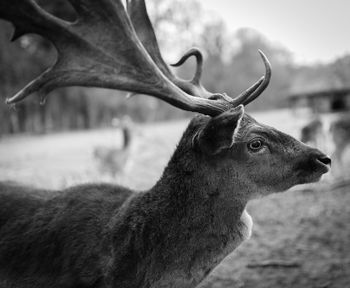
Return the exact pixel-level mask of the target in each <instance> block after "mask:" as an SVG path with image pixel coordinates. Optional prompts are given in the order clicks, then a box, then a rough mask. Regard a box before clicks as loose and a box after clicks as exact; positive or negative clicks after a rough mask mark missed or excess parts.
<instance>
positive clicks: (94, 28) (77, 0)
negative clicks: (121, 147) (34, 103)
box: [0, 0, 271, 116]
mask: <svg viewBox="0 0 350 288" xmlns="http://www.w3.org/2000/svg"><path fill="white" fill-rule="evenodd" d="M68 1H69V2H70V3H71V4H72V6H73V7H74V9H75V10H76V13H77V20H76V21H75V22H67V21H64V20H62V19H59V18H57V17H55V16H53V15H51V14H50V13H48V12H46V11H45V10H43V9H42V8H41V7H40V6H39V5H38V4H37V3H36V2H35V1H34V0H0V18H3V19H5V20H8V21H11V22H12V23H13V24H14V26H15V33H14V36H13V40H15V39H17V38H18V37H20V36H22V35H23V34H26V33H36V34H39V35H41V36H42V37H44V38H46V39H48V40H50V41H51V42H52V43H53V44H54V46H55V47H56V49H57V51H58V58H57V61H56V63H55V64H54V65H53V67H51V68H49V69H48V70H47V71H45V72H44V73H43V74H41V75H40V76H39V77H38V78H36V79H35V80H33V81H32V82H31V83H29V84H28V85H27V86H25V87H24V88H23V89H22V90H21V91H19V92H18V93H17V94H16V95H15V96H13V97H11V98H9V99H7V100H6V101H7V103H10V104H11V103H16V102H19V101H21V100H23V99H24V98H25V97H27V96H28V95H30V94H32V93H33V92H39V93H41V94H43V95H45V94H47V93H49V92H50V91H51V90H53V89H55V88H57V87H64V86H90V87H103V88H111V89H119V90H125V91H131V92H135V93H140V94H148V95H152V96H154V97H156V98H159V99H162V100H164V101H166V102H168V103H170V104H171V105H174V106H176V107H178V108H181V109H184V110H188V111H194V112H199V113H203V114H207V115H210V116H215V115H217V114H219V113H221V112H223V111H226V110H228V109H230V108H232V107H235V106H238V105H239V104H243V105H247V104H248V103H249V102H251V101H253V100H254V99H255V98H256V97H257V96H259V95H260V94H261V93H262V91H263V90H264V89H265V88H266V87H267V85H268V83H269V80H270V77H271V68H270V64H269V62H268V60H267V58H266V56H265V55H264V54H263V53H262V52H261V51H259V52H260V55H261V57H262V59H263V61H264V64H265V69H266V71H265V76H263V77H261V78H260V79H259V80H258V81H257V82H256V83H255V84H253V85H252V86H251V87H250V88H248V89H247V90H246V91H244V92H243V93H241V94H240V95H239V96H237V97H236V98H234V99H232V98H230V97H228V96H227V95H226V94H219V93H210V92H208V91H207V90H206V89H205V88H204V87H203V86H202V85H201V83H200V78H201V73H202V66H203V57H202V54H201V52H200V51H199V50H198V49H191V50H190V51H189V52H187V53H186V54H185V55H184V56H183V57H182V58H181V59H180V61H179V62H178V63H176V64H175V66H179V65H181V64H182V63H184V62H185V61H186V60H187V59H188V58H189V57H191V56H194V57H196V60H197V69H196V73H195V76H194V78H193V79H192V80H191V81H185V80H182V79H179V78H177V77H176V76H175V75H174V74H173V73H172V72H171V70H170V69H169V67H168V66H167V65H166V64H165V62H164V60H163V58H162V56H161V54H160V51H159V48H158V44H157V39H156V36H155V34H154V30H153V27H152V24H151V22H150V20H149V17H148V14H147V10H146V6H145V2H144V0H128V1H127V11H125V8H124V6H123V4H122V3H121V0H98V1H97V0H68Z"/></svg>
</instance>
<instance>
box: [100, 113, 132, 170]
mask: <svg viewBox="0 0 350 288" xmlns="http://www.w3.org/2000/svg"><path fill="white" fill-rule="evenodd" d="M112 126H113V127H114V128H117V129H118V130H120V132H121V138H122V146H121V147H117V146H116V145H112V146H97V147H95V149H94V153H93V154H94V158H95V159H96V161H97V162H98V166H99V169H100V171H101V172H103V173H107V174H110V175H111V176H112V177H115V176H116V175H117V174H120V173H122V172H124V170H125V167H126V166H127V162H128V160H129V157H130V151H131V141H132V139H131V135H132V134H131V129H132V128H131V119H130V118H129V117H123V119H121V120H119V119H113V121H112Z"/></svg>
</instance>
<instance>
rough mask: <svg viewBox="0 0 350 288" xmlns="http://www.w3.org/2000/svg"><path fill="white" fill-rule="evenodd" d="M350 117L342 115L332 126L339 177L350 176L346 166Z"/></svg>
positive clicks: (331, 132) (331, 131) (349, 137)
mask: <svg viewBox="0 0 350 288" xmlns="http://www.w3.org/2000/svg"><path fill="white" fill-rule="evenodd" d="M349 131H350V117H349V116H348V115H342V116H340V117H338V119H336V120H334V121H333V122H332V123H331V126H330V134H331V138H332V140H333V143H334V152H333V155H334V159H335V162H336V163H337V165H336V166H337V169H336V171H337V173H336V174H338V175H336V176H337V177H340V178H346V179H348V178H349V175H350V174H349V172H346V171H349V170H348V168H347V167H346V164H347V163H348V161H346V159H345V158H346V157H345V154H346V153H345V152H346V151H347V149H348V148H349V147H350V132H349Z"/></svg>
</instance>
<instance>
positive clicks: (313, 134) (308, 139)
mask: <svg viewBox="0 0 350 288" xmlns="http://www.w3.org/2000/svg"><path fill="white" fill-rule="evenodd" d="M300 134H301V135H300V140H301V142H303V143H306V144H309V145H314V146H316V147H318V148H321V147H322V148H324V147H323V144H324V141H325V135H324V131H323V123H322V121H321V119H320V118H319V117H317V118H314V119H313V120H311V121H310V122H309V123H307V124H306V125H305V126H304V127H303V128H302V129H301V133H300Z"/></svg>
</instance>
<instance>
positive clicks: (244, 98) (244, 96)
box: [232, 50, 271, 106]
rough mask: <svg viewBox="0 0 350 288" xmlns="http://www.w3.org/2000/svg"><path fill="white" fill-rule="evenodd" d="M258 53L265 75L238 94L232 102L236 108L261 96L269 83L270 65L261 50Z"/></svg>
mask: <svg viewBox="0 0 350 288" xmlns="http://www.w3.org/2000/svg"><path fill="white" fill-rule="evenodd" d="M258 51H259V54H260V56H261V58H262V59H263V62H264V65H265V75H264V76H262V77H261V78H260V79H259V80H258V81H257V82H255V83H254V84H253V85H252V86H250V87H249V88H248V89H246V90H245V91H243V92H242V93H241V94H239V95H238V96H237V97H235V98H234V99H233V100H232V104H233V105H234V106H238V105H240V104H243V105H247V104H249V103H250V102H252V101H253V100H254V99H256V98H257V97H258V96H259V95H261V93H262V92H263V91H264V90H265V89H266V87H267V86H268V85H269V83H270V79H271V64H270V62H269V60H268V59H267V57H266V55H265V54H264V53H263V52H262V51H261V50H258Z"/></svg>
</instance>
